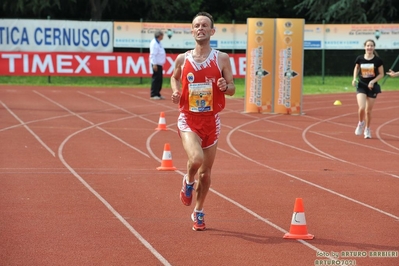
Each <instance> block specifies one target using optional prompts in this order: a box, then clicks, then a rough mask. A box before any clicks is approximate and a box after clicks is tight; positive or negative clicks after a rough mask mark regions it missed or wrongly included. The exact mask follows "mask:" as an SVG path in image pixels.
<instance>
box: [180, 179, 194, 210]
mask: <svg viewBox="0 0 399 266" xmlns="http://www.w3.org/2000/svg"><path fill="white" fill-rule="evenodd" d="M186 176H187V175H185V176H184V177H183V187H182V189H181V191H180V200H181V202H183V204H184V205H186V206H190V205H191V202H192V200H193V189H194V184H192V185H189V184H187V182H186Z"/></svg>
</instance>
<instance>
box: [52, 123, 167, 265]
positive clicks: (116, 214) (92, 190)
mask: <svg viewBox="0 0 399 266" xmlns="http://www.w3.org/2000/svg"><path fill="white" fill-rule="evenodd" d="M96 126H97V125H92V126H90V127H88V128H84V129H81V130H79V131H76V132H75V133H73V134H71V135H69V136H68V137H67V138H66V139H65V140H64V141H63V142H62V143H61V145H60V147H59V148H58V157H59V158H60V161H61V162H62V164H63V165H65V167H66V168H67V169H68V170H69V171H70V172H71V173H72V174H73V175H74V176H75V177H76V178H77V179H78V180H79V181H80V182H81V183H82V184H83V185H84V186H85V187H86V188H87V189H88V190H89V191H90V192H91V193H93V195H94V196H95V197H96V198H97V199H98V200H100V201H101V202H102V203H103V204H104V205H105V207H106V208H107V209H108V210H109V211H110V212H111V213H112V214H113V215H114V216H115V217H116V218H117V219H118V220H119V221H120V222H121V223H122V224H123V225H124V226H125V227H126V228H127V229H128V230H129V231H130V232H131V233H132V234H133V235H134V236H135V237H136V238H137V239H138V240H139V241H140V242H141V243H142V244H143V245H144V246H145V247H146V248H147V249H148V250H149V251H150V252H151V253H152V254H153V255H154V256H155V257H156V258H157V259H158V260H159V261H160V262H161V263H162V264H163V265H167V266H168V265H171V264H170V263H169V262H168V261H167V260H166V259H165V258H164V257H163V256H162V255H161V254H160V253H159V252H158V251H157V250H156V249H155V248H154V247H153V246H152V245H151V244H150V243H149V242H148V241H147V240H145V238H144V237H142V236H141V234H140V233H139V232H137V231H136V230H135V229H134V228H133V226H131V225H130V224H129V223H128V222H127V221H126V220H125V219H124V218H123V216H122V215H120V214H119V212H117V211H116V210H115V209H114V208H113V207H112V205H111V204H110V203H108V201H107V200H106V199H104V198H103V197H102V196H101V195H100V194H99V193H98V192H97V191H96V190H95V189H93V188H92V187H91V186H90V185H89V184H88V183H87V182H86V180H84V179H83V178H82V177H81V176H80V175H79V174H78V173H77V172H76V171H75V170H74V169H73V168H72V167H71V166H70V165H69V164H68V163H67V162H66V161H65V160H64V156H63V153H62V152H63V148H64V146H65V144H66V143H67V142H68V141H69V140H70V139H71V138H72V137H73V136H75V135H77V134H79V133H81V132H83V131H85V130H88V129H90V128H92V127H96Z"/></svg>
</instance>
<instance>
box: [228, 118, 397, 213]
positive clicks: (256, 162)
mask: <svg viewBox="0 0 399 266" xmlns="http://www.w3.org/2000/svg"><path fill="white" fill-rule="evenodd" d="M253 122H255V121H250V122H247V123H245V124H241V125H240V126H238V127H236V128H234V129H233V130H231V131H230V132H229V134H228V136H227V142H228V144H229V146H230V147H231V149H232V150H234V151H235V152H236V153H237V154H239V155H240V156H241V157H242V158H245V159H246V160H248V161H250V162H253V163H255V164H258V165H260V166H263V167H266V168H268V169H270V170H273V171H275V172H278V173H280V174H283V175H286V176H289V177H291V178H294V179H296V180H298V181H301V182H303V183H305V184H308V185H311V186H313V187H316V188H319V189H321V190H324V191H327V192H329V193H331V194H334V195H336V196H339V197H341V198H344V199H347V200H349V201H351V202H354V203H356V204H359V205H361V206H364V207H366V208H368V209H371V210H374V211H376V212H379V213H381V214H384V215H386V216H388V217H391V218H394V219H395V220H399V217H398V216H396V215H393V214H391V213H388V212H385V211H383V210H381V209H379V208H376V207H373V206H371V205H369V204H366V203H363V202H361V201H358V200H356V199H353V198H351V197H348V196H345V195H343V194H341V193H338V192H336V191H334V190H332V189H328V188H325V187H323V186H320V185H318V184H315V183H312V182H310V181H307V180H305V179H302V178H300V177H297V176H295V175H292V174H290V173H287V172H284V171H282V170H279V169H276V168H273V167H271V166H268V165H266V164H263V163H260V162H258V161H256V160H254V159H252V158H250V157H247V156H245V155H244V154H242V153H241V152H239V151H238V150H237V149H236V148H235V147H234V145H233V144H232V143H231V136H232V134H234V132H235V131H237V130H240V131H242V129H240V128H241V127H243V126H246V125H248V124H251V123H253ZM327 156H328V154H327ZM341 161H343V160H341ZM343 162H345V161H343ZM356 166H359V165H356ZM359 167H361V166H359ZM382 173H383V172H382ZM385 174H387V173H385Z"/></svg>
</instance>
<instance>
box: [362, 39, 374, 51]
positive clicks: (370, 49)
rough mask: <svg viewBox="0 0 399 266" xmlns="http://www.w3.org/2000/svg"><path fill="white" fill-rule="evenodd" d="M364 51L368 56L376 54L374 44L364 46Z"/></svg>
mask: <svg viewBox="0 0 399 266" xmlns="http://www.w3.org/2000/svg"><path fill="white" fill-rule="evenodd" d="M364 49H365V50H366V53H367V54H373V53H374V49H375V47H374V43H373V42H370V41H369V42H366V45H365V46H364Z"/></svg>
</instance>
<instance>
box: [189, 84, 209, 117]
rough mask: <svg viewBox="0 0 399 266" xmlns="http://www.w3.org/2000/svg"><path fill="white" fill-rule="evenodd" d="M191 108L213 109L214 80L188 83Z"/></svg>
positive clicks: (193, 110)
mask: <svg viewBox="0 0 399 266" xmlns="http://www.w3.org/2000/svg"><path fill="white" fill-rule="evenodd" d="M188 98H189V106H188V108H189V110H190V111H191V112H211V111H213V108H212V106H213V95H212V82H204V83H190V84H189V85H188Z"/></svg>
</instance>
